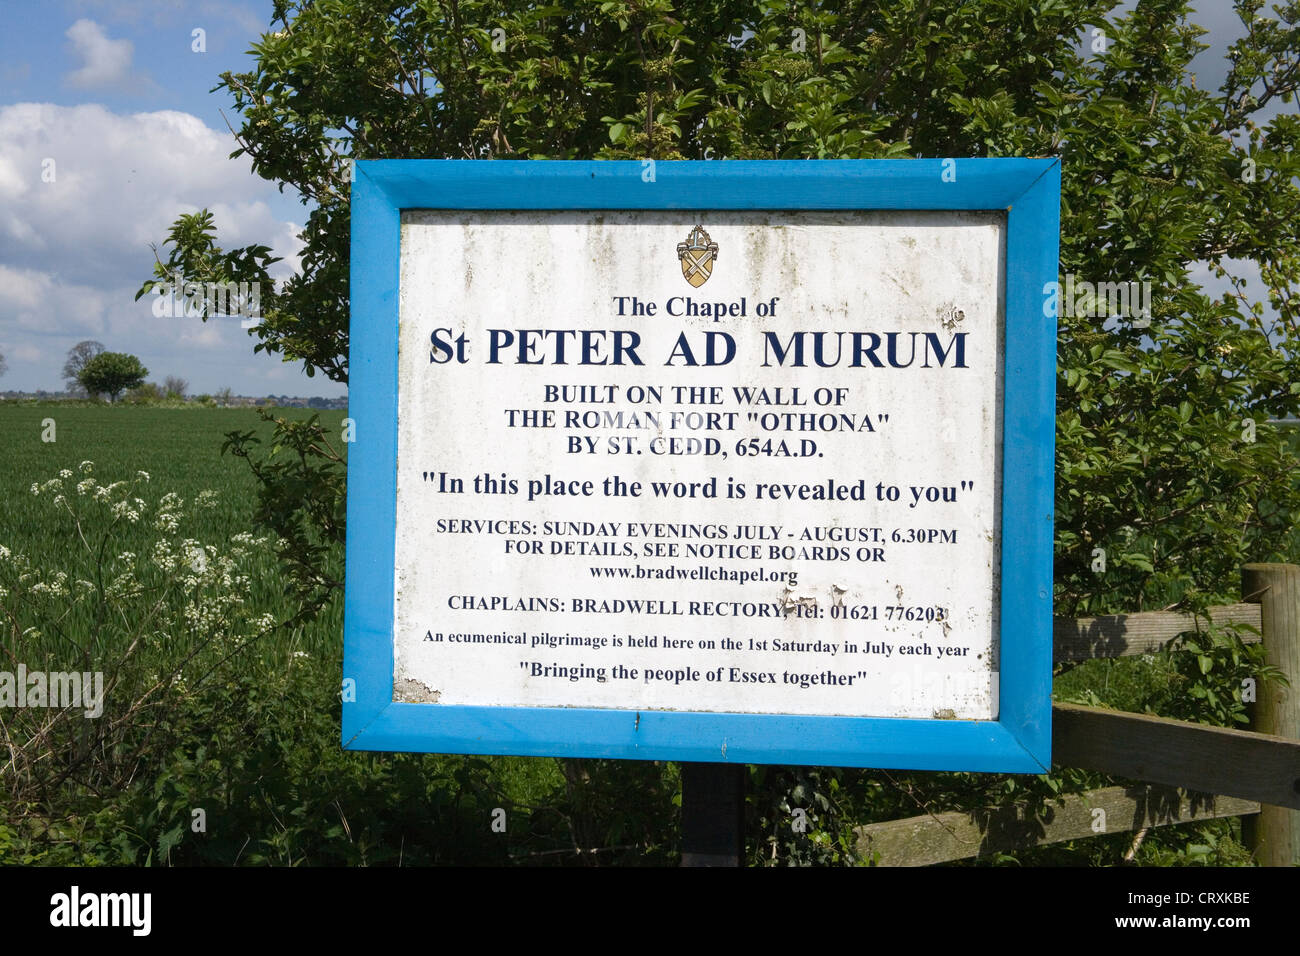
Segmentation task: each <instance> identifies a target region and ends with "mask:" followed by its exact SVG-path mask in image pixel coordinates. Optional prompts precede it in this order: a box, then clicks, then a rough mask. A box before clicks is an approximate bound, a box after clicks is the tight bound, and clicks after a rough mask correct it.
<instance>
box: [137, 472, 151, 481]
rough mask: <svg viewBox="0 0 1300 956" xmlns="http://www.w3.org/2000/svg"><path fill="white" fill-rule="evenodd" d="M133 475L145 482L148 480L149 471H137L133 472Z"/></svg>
mask: <svg viewBox="0 0 1300 956" xmlns="http://www.w3.org/2000/svg"><path fill="white" fill-rule="evenodd" d="M135 476H136V478H138V479H139V480H140V481H145V482H147V481H148V480H149V472H147V471H137V472H136V473H135Z"/></svg>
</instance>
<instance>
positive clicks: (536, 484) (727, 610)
mask: <svg viewBox="0 0 1300 956" xmlns="http://www.w3.org/2000/svg"><path fill="white" fill-rule="evenodd" d="M1006 221H1007V220H1006V214H1005V213H1004V212H1002V211H974V212H971V211H951V210H947V211H912V210H907V211H880V210H853V209H841V210H825V211H810V210H782V211H744V210H721V211H712V212H711V211H707V210H705V211H700V212H693V213H683V212H679V211H671V210H638V211H634V212H631V211H626V212H623V211H600V210H596V211H576V210H575V211H488V212H484V211H465V210H451V211H439V210H414V211H405V212H403V213H402V214H401V227H400V229H401V232H400V236H401V238H400V284H399V292H398V311H399V317H400V321H399V330H398V352H397V397H396V407H397V423H396V428H397V435H396V541H395V552H394V566H395V574H394V592H395V593H394V595H393V598H394V602H395V603H394V608H395V611H394V623H393V641H394V674H393V677H394V700H396V701H403V702H418V703H437V704H440V705H444V706H455V705H467V706H493V707H552V708H554V707H561V708H616V709H620V710H638V711H640V710H650V711H693V712H729V713H749V714H796V715H851V716H873V717H915V718H940V719H942V718H957V719H967V720H970V719H978V720H996V719H997V718H998V700H999V694H998V676H999V666H998V634H999V620H998V594H999V569H1000V563H1001V555H1000V553H999V544H1000V541H1001V534H1000V528H999V521H1000V514H999V502H1000V501H1001V480H1002V476H1001V474H1000V473H999V468H1000V465H999V462H1000V455H999V449H1000V445H1001V435H1000V427H1001V421H1002V408H1001V396H1002V379H1001V376H1002V368H1001V361H1002V360H1001V357H1002V355H1003V341H1002V335H1003V328H1004V325H1003V313H1004V301H1003V287H1004V268H1005V240H1006V236H1005V233H1006ZM355 347H356V346H355V341H354V348H355ZM354 454H356V452H354ZM1011 477H1012V480H1015V477H1016V476H1014V475H1013V476H1011Z"/></svg>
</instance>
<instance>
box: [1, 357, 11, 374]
mask: <svg viewBox="0 0 1300 956" xmlns="http://www.w3.org/2000/svg"><path fill="white" fill-rule="evenodd" d="M7 371H9V366H8V365H6V364H5V354H4V353H3V352H0V375H3V374H4V373H5V372H7Z"/></svg>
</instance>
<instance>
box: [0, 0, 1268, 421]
mask: <svg viewBox="0 0 1300 956" xmlns="http://www.w3.org/2000/svg"><path fill="white" fill-rule="evenodd" d="M1198 6H1199V7H1200V9H1201V13H1200V15H1199V16H1197V17H1196V18H1195V20H1196V22H1198V23H1200V24H1201V25H1202V26H1204V27H1206V28H1208V29H1209V30H1210V31H1211V32H1210V34H1209V35H1208V36H1207V37H1204V38H1203V41H1204V42H1208V43H1211V45H1212V48H1211V49H1210V50H1207V51H1205V52H1204V53H1202V54H1201V56H1200V57H1199V58H1198V59H1197V61H1196V62H1195V63H1194V64H1193V66H1194V67H1198V68H1199V69H1198V73H1199V76H1198V85H1199V86H1200V87H1201V88H1207V87H1208V88H1211V89H1213V88H1217V87H1218V85H1219V84H1220V83H1221V82H1222V81H1223V77H1224V75H1225V73H1226V69H1227V67H1226V63H1225V61H1224V59H1223V51H1224V49H1225V48H1226V45H1227V43H1228V42H1229V41H1230V40H1231V39H1232V38H1234V37H1236V36H1238V35H1240V33H1241V25H1240V24H1239V23H1238V22H1237V19H1236V16H1235V14H1234V13H1233V11H1232V8H1231V4H1230V3H1229V2H1228V0H1201V2H1200V3H1199V4H1198ZM1128 7H1131V2H1127V3H1124V4H1121V5H1120V9H1121V10H1123V9H1125V8H1128ZM3 10H4V16H5V26H6V28H5V30H4V31H3V32H2V33H0V354H3V355H5V357H6V360H7V363H8V367H9V371H8V373H7V374H6V375H5V376H4V378H3V379H0V390H19V391H31V390H35V389H38V388H44V389H48V390H57V389H60V388H62V387H63V384H62V379H61V370H62V367H63V362H64V359H65V358H66V355H67V351H68V349H69V348H71V347H72V346H73V345H74V344H76V343H77V342H79V341H82V340H84V339H94V340H97V341H99V342H102V343H103V344H104V345H105V346H106V347H108V348H109V349H110V350H112V351H123V352H130V353H133V354H135V355H138V356H139V357H140V359H141V361H142V362H143V363H144V364H145V366H147V367H148V368H149V370H150V378H152V379H154V380H157V381H161V380H162V379H163V378H164V377H165V376H168V375H177V376H180V377H182V378H184V379H186V380H188V381H189V383H190V387H191V392H194V393H198V392H213V391H216V390H218V389H220V388H223V387H229V388H231V389H233V390H234V391H235V392H236V393H237V394H289V395H329V396H335V395H342V394H345V393H346V389H345V387H344V386H342V385H337V384H334V383H332V382H329V381H327V380H325V379H323V378H321V377H320V376H317V377H316V378H313V379H308V378H307V377H306V376H305V375H304V374H303V373H302V370H301V365H300V364H298V363H285V362H282V361H280V360H279V359H278V358H276V357H273V356H267V355H265V354H254V352H253V348H252V347H253V344H254V342H255V341H256V339H255V338H254V337H252V336H250V334H249V332H248V331H247V330H245V329H242V328H241V327H240V323H239V321H238V320H237V319H229V318H220V319H214V320H211V321H209V322H207V323H203V322H200V321H198V320H197V319H193V318H180V317H177V318H173V317H156V316H154V315H153V314H152V311H151V308H150V302H149V300H148V299H142V300H140V301H139V302H136V301H135V300H134V295H135V292H136V290H137V289H138V288H139V286H140V283H141V281H142V280H143V279H145V278H147V277H148V276H149V275H150V273H151V271H152V267H153V253H152V251H151V250H150V248H149V244H150V243H151V242H152V243H161V242H162V239H163V238H164V236H165V235H166V232H167V229H168V227H169V226H170V225H171V223H172V222H173V221H174V220H175V218H176V217H177V215H179V214H180V213H183V212H193V211H195V210H198V209H200V208H205V207H206V208H209V209H211V210H212V211H213V213H214V215H215V218H216V222H217V225H218V227H219V230H218V236H219V241H220V242H221V243H222V244H223V245H225V246H236V245H246V244H248V243H253V242H259V243H263V244H265V245H268V246H270V247H271V248H272V249H273V250H275V253H276V254H277V255H279V256H282V257H284V261H283V262H282V263H279V264H278V266H277V268H278V270H279V271H278V274H277V278H283V277H284V276H286V275H288V274H290V272H291V271H292V270H293V269H295V268H296V254H297V252H298V250H299V248H300V243H299V241H298V239H297V233H298V231H299V229H300V228H301V224H302V223H303V222H304V220H305V209H304V207H303V206H302V205H301V203H299V201H298V199H297V197H296V196H295V195H293V194H292V193H285V194H281V193H280V192H279V190H278V188H277V187H276V186H275V185H274V184H272V183H269V182H267V181H265V180H263V179H261V178H259V177H257V176H255V175H253V174H252V173H251V171H250V168H249V164H248V160H247V159H246V158H245V157H240V158H239V159H235V160H231V159H229V158H228V155H229V153H230V152H232V151H233V150H234V149H235V143H234V140H233V138H232V137H231V135H230V133H229V131H228V130H227V129H226V125H225V121H224V120H223V118H222V111H223V110H224V111H225V115H226V116H227V117H228V118H229V119H230V122H231V125H234V126H238V125H239V122H238V117H237V116H236V115H235V114H234V112H233V110H232V109H231V102H230V99H229V97H228V96H227V95H225V94H224V93H223V92H215V93H214V92H210V90H211V89H212V87H214V86H215V85H216V84H217V82H218V74H220V73H221V72H222V71H224V70H241V69H246V68H248V66H249V65H250V63H251V58H250V57H249V56H248V54H247V51H248V48H249V47H250V45H251V44H252V43H253V42H254V40H255V39H256V38H257V37H258V36H259V35H260V33H261V32H262V31H263V30H265V29H266V28H267V19H268V18H269V16H270V12H271V4H270V3H269V2H253V0H247V2H218V0H51V2H38V0H20V2H9V0H6V2H5V3H4V7H3ZM195 30H202V31H204V33H203V46H204V51H203V52H196V51H195V50H194V46H195V36H194V31H195ZM51 161H52V166H50V163H51ZM47 169H52V170H53V181H52V182H46V181H45V179H44V178H43V172H44V171H46V170H47ZM1252 272H1253V270H1252ZM1198 278H1201V279H1202V280H1203V281H1205V282H1206V286H1207V289H1209V290H1211V291H1214V290H1215V288H1216V286H1217V283H1214V282H1210V281H1208V279H1209V276H1208V271H1206V270H1201V272H1200V274H1199V276H1198ZM1252 285H1254V283H1253V282H1252ZM1218 291H1221V289H1220V290H1218Z"/></svg>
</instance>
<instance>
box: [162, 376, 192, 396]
mask: <svg viewBox="0 0 1300 956" xmlns="http://www.w3.org/2000/svg"><path fill="white" fill-rule="evenodd" d="M162 390H163V393H164V394H166V395H167V397H168V398H184V397H185V393H186V392H188V391H189V390H190V383H189V382H187V381H185V379H183V378H179V377H177V376H175V375H168V376H167V377H166V378H165V379H163V385H162Z"/></svg>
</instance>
